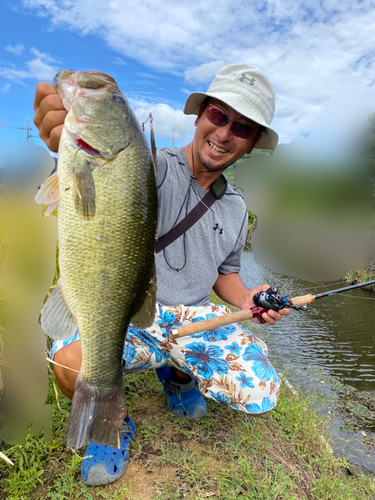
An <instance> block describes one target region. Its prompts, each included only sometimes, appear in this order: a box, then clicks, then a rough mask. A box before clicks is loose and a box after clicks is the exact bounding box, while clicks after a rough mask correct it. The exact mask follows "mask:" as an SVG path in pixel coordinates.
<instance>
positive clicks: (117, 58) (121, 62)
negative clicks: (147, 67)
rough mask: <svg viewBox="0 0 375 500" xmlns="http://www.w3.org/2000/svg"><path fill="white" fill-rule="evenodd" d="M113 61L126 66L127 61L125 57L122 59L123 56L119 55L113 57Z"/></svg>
mask: <svg viewBox="0 0 375 500" xmlns="http://www.w3.org/2000/svg"><path fill="white" fill-rule="evenodd" d="M112 62H113V63H115V64H117V66H126V62H125V61H124V60H123V59H121V57H117V56H115V57H113V58H112Z"/></svg>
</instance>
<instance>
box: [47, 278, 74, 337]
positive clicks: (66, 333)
mask: <svg viewBox="0 0 375 500" xmlns="http://www.w3.org/2000/svg"><path fill="white" fill-rule="evenodd" d="M41 325H42V328H43V331H44V333H45V334H46V335H48V336H49V337H51V338H52V339H54V340H65V339H68V338H69V337H72V336H73V335H74V333H75V331H76V329H77V321H76V320H75V318H74V316H73V314H72V313H71V312H70V310H69V308H68V306H67V304H66V302H65V299H64V296H63V294H62V290H61V279H59V281H58V282H57V284H56V286H55V287H54V288H53V289H52V291H51V293H50V296H49V297H48V299H47V301H46V303H45V304H44V307H43V310H42V317H41Z"/></svg>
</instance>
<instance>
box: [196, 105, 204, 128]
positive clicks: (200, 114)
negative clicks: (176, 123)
mask: <svg viewBox="0 0 375 500" xmlns="http://www.w3.org/2000/svg"><path fill="white" fill-rule="evenodd" d="M204 108H205V105H204V102H202V104H201V105H200V106H199V111H198V116H197V118H196V119H195V122H194V124H195V126H197V125H198V121H199V118H200V117H201V116H202V114H203V111H204Z"/></svg>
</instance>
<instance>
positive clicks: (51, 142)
mask: <svg viewBox="0 0 375 500" xmlns="http://www.w3.org/2000/svg"><path fill="white" fill-rule="evenodd" d="M34 111H35V116H34V123H35V125H36V126H37V127H38V129H39V137H40V138H41V139H42V140H43V141H44V142H45V143H46V145H47V146H48V148H49V149H50V150H51V151H54V152H55V153H57V151H58V149H59V143H60V137H61V132H62V129H63V125H64V120H65V117H66V115H67V111H66V109H65V108H64V106H63V103H62V101H61V99H60V97H59V96H58V94H57V92H56V89H55V87H54V86H53V85H51V84H50V83H45V82H42V83H38V85H37V87H36V91H35V100H34Z"/></svg>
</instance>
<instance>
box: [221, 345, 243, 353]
mask: <svg viewBox="0 0 375 500" xmlns="http://www.w3.org/2000/svg"><path fill="white" fill-rule="evenodd" d="M224 349H225V350H227V351H229V352H230V354H233V355H234V356H239V355H240V353H241V351H242V347H241V346H240V345H238V344H237V342H232V343H231V345H227V346H225V347H224Z"/></svg>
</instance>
